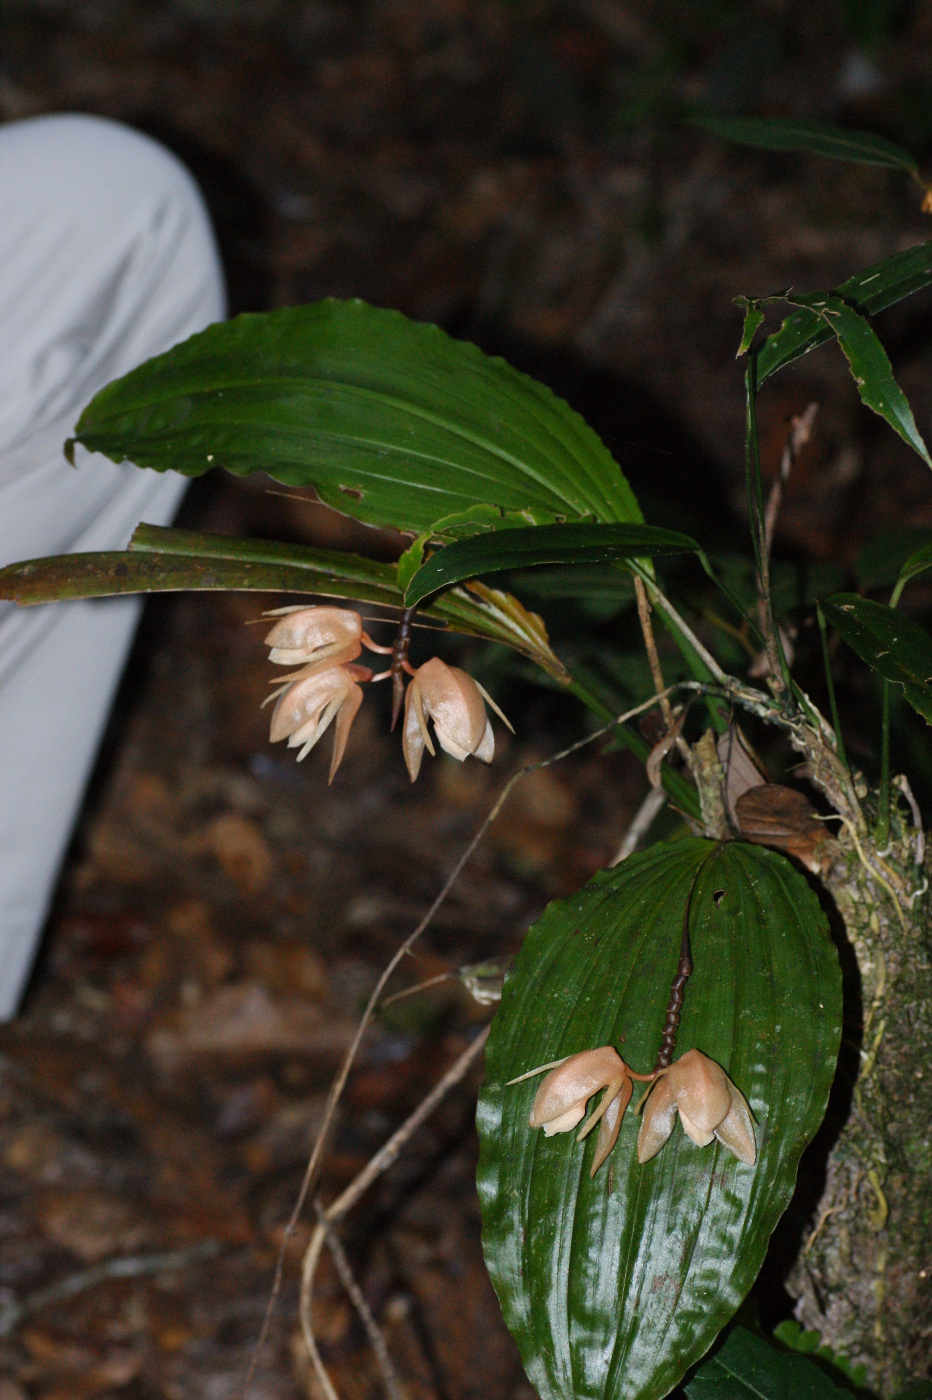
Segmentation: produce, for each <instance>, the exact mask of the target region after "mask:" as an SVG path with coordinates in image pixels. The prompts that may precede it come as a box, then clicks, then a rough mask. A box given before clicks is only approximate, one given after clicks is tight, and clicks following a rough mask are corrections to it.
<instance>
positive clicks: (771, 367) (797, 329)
mask: <svg viewBox="0 0 932 1400" xmlns="http://www.w3.org/2000/svg"><path fill="white" fill-rule="evenodd" d="M930 285H932V242H929V243H920V244H917V246H916V247H915V248H907V249H906V250H905V251H904V252H902V253H894V254H893V256H892V257H890V258H884V260H883V261H882V262H879V263H874V264H873V265H872V266H871V267H867V268H865V269H864V271H863V272H857V273H855V275H854V276H853V277H849V278H848V279H847V281H845V282H842V283H841V285H840V286H838V287H836V288H835V289H834V291H833V292H832V295H833V296H835V297H839V298H841V300H842V301H844V302H846V303H847V304H848V305H849V306H851V307H853V308H854V310H855V311H859V312H860V313H861V315H862V316H874V315H876V313H877V312H878V311H883V310H885V308H886V307H888V306H893V305H894V304H895V303H896V302H898V301H902V300H903V298H904V297H908V296H912V295H913V293H915V292H920V291H922V290H923V289H924V288H925V287H928V286H930ZM834 334H835V332H834V331H833V330H832V328H831V326H829V325H827V324H826V323H825V321H824V320H823V319H822V318H821V317H820V316H819V315H817V313H816V312H814V311H810V310H809V309H808V308H807V307H800V309H799V310H797V311H794V312H792V314H791V315H789V316H787V318H786V320H785V321H784V322H783V325H782V326H781V327H780V329H779V330H777V331H774V333H773V335H770V336H768V337H767V339H766V340H765V341H764V343H763V345H762V346H761V349H760V354H759V355H758V363H757V372H758V381H759V383H761V384H762V383H763V382H764V380H765V379H767V378H769V376H770V375H771V374H775V373H776V371H777V370H778V369H782V368H783V366H784V365H788V364H789V363H790V362H791V361H792V360H795V359H797V358H798V357H799V356H800V355H805V354H807V352H808V351H810V350H814V349H815V348H816V346H817V345H823V344H824V343H825V341H827V340H831V338H832V336H833V335H834Z"/></svg>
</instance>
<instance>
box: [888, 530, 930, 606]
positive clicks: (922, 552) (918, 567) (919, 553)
mask: <svg viewBox="0 0 932 1400" xmlns="http://www.w3.org/2000/svg"><path fill="white" fill-rule="evenodd" d="M926 569H932V542H930V543H929V544H925V545H923V546H922V547H921V548H920V549H917V550H916V551H915V553H913V554H911V555H910V556H909V558H908V559H907V560H906V562H905V564H904V565H903V567H902V568H901V569H900V573H899V577H898V578H897V581H896V587H895V588H894V590H893V593H892V595H891V598H890V606H891V608H895V607H896V605H897V603H898V602H899V601H900V597H901V595H902V593H903V589H904V588H905V587H906V585H907V584H908V583H909V581H910V579H911V578H917V577H918V576H919V574H924V573H925V571H926Z"/></svg>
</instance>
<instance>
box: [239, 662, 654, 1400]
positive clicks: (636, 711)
mask: <svg viewBox="0 0 932 1400" xmlns="http://www.w3.org/2000/svg"><path fill="white" fill-rule="evenodd" d="M673 689H675V687H671V688H670V690H667V691H665V692H664V696H666V695H669V694H670V693H671V690H673ZM662 698H664V697H663V696H659V695H654V696H652V697H651V698H650V699H649V700H644V701H643V702H642V703H641V704H640V705H635V706H634V708H633V709H631V710H626V711H625V713H624V714H623V715H618V716H616V718H615V719H613V720H612V721H611V722H610V723H609V724H605V725H603V726H602V728H601V729H596V730H595V731H594V732H593V733H592V734H587V735H586V737H585V738H584V739H577V741H576V742H575V743H574V744H570V745H569V746H568V747H567V748H565V749H561V750H560V752H559V753H555V754H552V755H551V756H550V758H544V759H540V760H538V761H537V762H535V763H528V764H525V766H524V767H523V768H519V769H518V771H517V773H513V774H512V776H511V777H510V778H509V779H508V781H507V783H506V784H505V786H504V787H503V788H502V790H501V792H500V793H499V795H498V797H497V798H496V799H495V802H494V803H493V804H492V808H491V810H490V812H489V814H488V816H487V817H486V818H485V820H484V821H483V822H482V824H481V826H480V827H479V829H478V831H477V832H476V834H475V835H474V836H473V838H472V840H471V841H470V842H469V845H468V846H467V847H466V849H465V851H464V852H463V854H462V855H461V856H460V858H459V860H458V861H457V862H456V865H455V866H454V867H453V870H452V871H451V873H450V875H449V877H448V878H447V879H446V880H445V881H444V884H443V887H442V889H441V890H440V893H439V894H438V895H437V897H436V899H435V900H434V902H433V904H432V905H431V906H430V908H429V909H428V911H427V913H426V914H425V915H424V917H423V919H421V921H420V923H419V924H418V926H417V928H415V930H414V932H413V933H410V934H409V935H408V937H407V938H406V939H405V940H404V942H403V943H402V944H401V945H400V947H399V948H398V949H397V951H396V952H395V953H394V955H393V956H392V958H391V959H390V961H389V962H388V964H387V965H386V967H385V970H384V971H383V973H382V975H381V977H380V978H379V980H378V982H377V983H376V985H375V987H374V989H373V991H372V994H371V996H370V997H369V1000H368V1002H367V1003H366V1006H365V1010H364V1011H363V1013H362V1017H361V1018H360V1022H359V1025H358V1027H357V1028H356V1034H355V1035H354V1036H353V1039H352V1042H351V1043H350V1047H349V1049H348V1050H347V1052H346V1055H345V1056H344V1059H343V1063H342V1064H341V1066H340V1068H339V1070H338V1071H337V1074H336V1078H335V1079H334V1081H333V1084H332V1085H331V1087H330V1092H329V1094H328V1095H327V1102H326V1104H325V1105H324V1113H323V1118H322V1120H321V1125H320V1128H319V1130H318V1133H317V1140H316V1141H315V1143H314V1147H313V1150H312V1151H311V1156H310V1160H309V1161H308V1164H307V1170H306V1171H305V1173H304V1179H303V1181H302V1182H301V1188H300V1190H299V1192H298V1197H297V1200H296V1201H295V1205H294V1209H293V1210H292V1212H291V1215H290V1217H289V1219H288V1223H287V1224H286V1226H285V1229H284V1233H283V1235H282V1242H281V1245H280V1247H279V1251H278V1259H277V1261H276V1265H275V1276H274V1278H273V1280H272V1289H271V1293H270V1295H269V1302H268V1306H267V1308H266V1311H265V1316H264V1318H263V1320H262V1327H261V1329H260V1331H259V1337H258V1340H257V1342H256V1346H255V1349H254V1351H253V1354H252V1358H251V1360H250V1363H249V1368H248V1370H247V1372H246V1378H245V1381H244V1383H243V1390H242V1400H247V1397H248V1395H249V1391H250V1388H251V1386H252V1381H253V1377H254V1375H255V1372H256V1367H257V1366H258V1364H259V1358H260V1356H261V1354H262V1349H263V1347H264V1346H265V1341H266V1338H267V1336H268V1332H269V1327H270V1326H271V1322H272V1314H273V1312H274V1309H275V1303H276V1300H277V1298H278V1295H279V1293H280V1292H281V1287H282V1278H283V1275H284V1270H285V1256H286V1253H287V1249H288V1244H289V1242H290V1241H291V1239H292V1237H293V1236H294V1233H295V1230H296V1229H297V1225H298V1221H299V1220H300V1218H301V1212H302V1210H303V1209H304V1204H305V1202H306V1200H307V1198H308V1193H309V1192H310V1189H311V1187H312V1185H313V1183H314V1179H315V1177H316V1175H317V1170H318V1168H319V1166H320V1161H321V1158H322V1156H323V1152H324V1146H325V1144H326V1140H327V1134H328V1132H329V1131H330V1126H331V1123H332V1122H333V1115H334V1113H335V1112H336V1107H337V1104H338V1103H339V1100H340V1096H341V1094H342V1093H343V1089H344V1087H345V1085H346V1081H347V1079H348V1077H349V1072H350V1070H351V1069H352V1067H353V1064H354V1062H355V1059H356V1056H357V1054H358V1053H359V1047H360V1045H361V1044H362V1039H363V1036H364V1035H365V1033H366V1030H367V1028H368V1025H369V1022H370V1020H371V1019H372V1015H373V1012H374V1011H375V1009H376V1007H377V1006H378V1004H379V1002H380V1001H381V999H382V993H383V992H384V990H385V987H386V985H387V984H388V982H389V980H390V978H391V976H392V974H393V972H394V971H395V969H396V967H397V966H398V964H399V963H400V962H401V961H402V960H403V959H404V958H405V957H406V956H407V955H408V953H409V952H410V951H411V949H412V947H413V946H414V944H415V943H416V942H417V940H418V939H419V938H420V936H421V934H422V933H423V932H424V930H425V929H426V928H427V927H428V925H429V924H430V922H431V920H432V919H433V917H434V915H435V914H436V913H437V911H438V909H439V908H440V907H441V905H442V904H443V902H444V900H445V899H446V898H447V896H448V894H449V893H450V891H451V890H452V889H453V887H454V885H455V884H456V882H457V880H458V879H459V877H460V875H461V874H462V872H463V870H464V868H465V867H466V865H467V864H468V862H469V860H470V859H471V858H472V856H473V854H474V852H475V851H476V849H477V847H478V846H479V845H480V843H481V842H482V840H483V838H484V837H485V834H486V832H487V831H488V829H489V827H490V826H491V825H492V823H493V822H494V821H495V819H496V817H497V816H498V814H499V812H500V811H501V810H502V808H503V807H504V805H505V802H506V801H507V799H508V796H509V794H510V792H511V790H512V788H513V787H514V785H515V783H517V782H518V781H519V780H520V779H521V778H524V777H526V776H527V775H528V774H529V773H534V772H536V771H537V769H539V768H549V766H550V765H551V764H552V763H558V762H560V760H561V759H564V758H568V757H569V756H570V754H573V753H575V752H576V751H577V749H581V748H584V747H585V746H586V745H587V744H591V743H594V742H595V740H596V739H600V738H602V737H603V735H605V734H609V733H610V732H611V731H612V730H613V729H615V728H617V727H618V725H620V724H625V723H627V721H628V720H629V719H634V717H635V716H636V715H640V714H643V713H644V711H645V710H650V709H652V708H653V707H654V705H657V704H659V702H660V700H661V699H662Z"/></svg>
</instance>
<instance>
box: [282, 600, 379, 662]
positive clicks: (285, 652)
mask: <svg viewBox="0 0 932 1400" xmlns="http://www.w3.org/2000/svg"><path fill="white" fill-rule="evenodd" d="M278 611H279V613H280V614H282V616H281V620H280V621H279V622H276V624H275V626H274V627H273V628H272V630H271V632H270V633H269V634H268V636H267V637H266V639H265V645H266V646H267V647H271V648H272V651H271V654H270V656H269V660H270V661H272V662H274V663H275V665H276V666H302V665H305V664H308V663H309V664H310V665H311V666H313V667H314V668H315V670H317V671H320V670H322V669H324V663H326V666H327V667H330V666H342V665H343V664H344V663H345V662H347V661H353V660H355V658H356V657H357V656H358V655H359V653H360V652H361V651H362V643H363V637H364V634H363V630H362V618H361V617H360V615H359V613H358V612H352V611H351V610H350V609H349V608H329V607H314V608H305V607H298V608H281V609H279V610H278ZM267 616H275V614H272V613H270V614H267ZM305 674H306V675H310V674H311V672H310V671H306V672H305Z"/></svg>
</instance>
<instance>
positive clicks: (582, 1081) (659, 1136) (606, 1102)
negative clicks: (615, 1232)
mask: <svg viewBox="0 0 932 1400" xmlns="http://www.w3.org/2000/svg"><path fill="white" fill-rule="evenodd" d="M545 1070H549V1071H550V1072H549V1074H547V1077H546V1079H545V1080H544V1081H543V1083H542V1084H541V1086H540V1088H539V1089H538V1090H537V1093H536V1095H535V1097H534V1104H533V1107H532V1109H531V1116H530V1125H531V1127H532V1128H543V1130H544V1133H545V1134H546V1136H547V1137H551V1136H552V1135H553V1134H554V1133H568V1132H571V1131H572V1130H573V1129H574V1128H575V1127H576V1126H577V1124H579V1123H580V1122H581V1121H582V1119H583V1116H584V1115H585V1112H586V1105H587V1103H588V1101H589V1099H590V1098H592V1097H593V1095H594V1094H597V1093H598V1092H599V1090H602V1089H604V1090H605V1092H604V1094H603V1096H602V1099H601V1101H600V1103H599V1106H598V1108H596V1109H595V1110H594V1111H593V1112H592V1113H591V1114H590V1115H589V1117H588V1119H587V1120H586V1122H585V1123H584V1124H583V1126H582V1128H581V1129H580V1132H579V1134H578V1136H577V1142H581V1141H582V1139H583V1138H584V1137H586V1136H587V1135H588V1133H590V1132H591V1131H592V1129H593V1128H594V1127H595V1126H596V1124H597V1123H598V1124H599V1136H598V1139H597V1141H596V1150H595V1156H594V1157H593V1161H592V1167H591V1170H590V1175H591V1176H595V1174H596V1172H597V1171H598V1169H599V1167H600V1166H601V1165H602V1163H603V1162H604V1161H605V1159H606V1158H607V1157H608V1155H609V1153H610V1152H611V1150H612V1148H613V1147H614V1146H615V1143H616V1141H617V1139H618V1132H619V1129H620V1127H621V1120H622V1118H623V1117H624V1113H625V1109H626V1108H627V1107H628V1103H629V1102H630V1099H631V1093H632V1089H633V1084H632V1080H640V1081H641V1082H642V1083H649V1084H650V1088H649V1089H648V1090H647V1093H646V1094H645V1095H644V1097H643V1098H642V1099H641V1101H640V1103H639V1104H638V1108H637V1110H636V1111H641V1109H643V1118H642V1120H641V1128H640V1132H639V1133H638V1141H637V1158H638V1161H639V1162H641V1163H642V1164H643V1163H644V1162H649V1161H650V1159H651V1158H652V1157H655V1156H656V1155H657V1153H658V1152H659V1151H660V1149H661V1148H662V1147H663V1145H664V1143H665V1142H666V1141H667V1140H668V1138H669V1137H670V1135H671V1133H672V1132H673V1128H674V1124H675V1121H676V1117H677V1114H679V1119H680V1123H681V1124H682V1127H683V1131H684V1132H685V1133H686V1135H687V1137H689V1138H691V1140H692V1141H693V1142H694V1143H695V1144H696V1145H697V1147H707V1146H708V1145H709V1144H710V1143H711V1142H712V1141H713V1140H715V1139H717V1140H718V1141H719V1142H720V1143H721V1144H722V1145H723V1146H724V1147H726V1148H727V1149H728V1151H729V1152H731V1153H733V1154H734V1156H735V1157H737V1158H738V1160H739V1161H741V1162H744V1163H746V1164H747V1165H748V1166H753V1165H754V1163H755V1162H756V1160H757V1144H756V1142H755V1139H754V1124H753V1120H752V1118H751V1110H750V1108H749V1107H748V1103H747V1100H746V1099H745V1097H744V1095H743V1094H742V1093H741V1091H740V1090H739V1089H737V1088H736V1087H735V1085H734V1084H733V1083H732V1082H731V1080H730V1079H729V1078H728V1075H727V1074H726V1073H725V1071H724V1070H723V1069H722V1068H721V1066H720V1065H717V1064H716V1063H715V1061H714V1060H711V1059H710V1058H709V1057H708V1055H704V1054H703V1053H702V1051H701V1050H687V1052H686V1054H685V1055H682V1056H681V1057H680V1058H679V1059H678V1060H677V1061H676V1062H675V1063H674V1064H672V1065H670V1066H669V1068H664V1069H659V1070H655V1071H654V1072H653V1074H636V1073H635V1071H634V1070H632V1069H631V1068H630V1066H628V1065H626V1064H625V1062H624V1060H623V1059H622V1058H621V1056H620V1055H619V1054H618V1052H617V1050H615V1049H614V1048H613V1047H612V1046H611V1045H602V1046H600V1047H599V1048H598V1049H597V1050H582V1051H580V1052H579V1053H578V1054H576V1055H568V1056H567V1057H566V1058H565V1059H563V1060H557V1061H555V1062H554V1063H552V1064H548V1065H540V1066H539V1067H538V1068H537V1069H533V1070H530V1071H529V1072H528V1073H527V1074H522V1075H520V1076H519V1077H518V1078H517V1079H513V1080H511V1081H510V1082H511V1083H512V1084H518V1083H520V1082H521V1080H524V1079H530V1078H531V1077H532V1076H533V1075H535V1074H542V1073H543V1072H544V1071H545Z"/></svg>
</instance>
